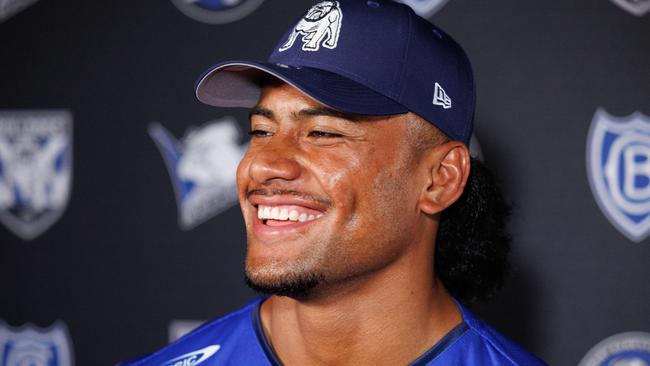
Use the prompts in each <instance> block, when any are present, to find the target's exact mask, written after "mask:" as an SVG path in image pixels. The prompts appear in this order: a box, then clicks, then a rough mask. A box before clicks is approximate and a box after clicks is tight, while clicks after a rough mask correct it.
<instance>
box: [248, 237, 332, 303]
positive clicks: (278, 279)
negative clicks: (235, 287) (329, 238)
mask: <svg viewBox="0 0 650 366" xmlns="http://www.w3.org/2000/svg"><path fill="white" fill-rule="evenodd" d="M315 244H322V245H323V246H320V245H312V246H310V247H311V248H321V250H320V251H319V250H314V251H313V252H311V253H303V255H302V256H301V258H296V259H293V260H287V261H284V262H279V261H272V262H268V263H252V261H251V259H250V258H249V257H248V256H247V258H246V271H245V273H244V276H245V277H244V279H245V281H246V285H248V287H250V288H251V289H253V290H255V291H257V292H261V293H264V294H269V295H278V296H287V297H292V298H306V297H309V296H310V294H311V293H312V292H313V291H314V290H315V289H317V288H318V287H319V286H320V285H322V284H323V283H324V282H325V279H326V275H325V269H324V267H323V265H324V260H325V255H324V252H325V250H323V248H324V247H325V243H315ZM249 245H250V243H249Z"/></svg>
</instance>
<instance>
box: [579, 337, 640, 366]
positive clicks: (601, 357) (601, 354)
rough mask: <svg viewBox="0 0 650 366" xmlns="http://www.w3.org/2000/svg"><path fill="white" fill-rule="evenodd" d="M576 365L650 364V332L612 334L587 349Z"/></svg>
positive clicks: (620, 365) (618, 365) (631, 365)
mask: <svg viewBox="0 0 650 366" xmlns="http://www.w3.org/2000/svg"><path fill="white" fill-rule="evenodd" d="M578 366H650V334H649V333H644V332H627V333H620V334H616V335H613V336H611V337H609V338H607V339H605V340H603V341H602V342H600V343H598V344H597V345H595V346H594V347H593V348H592V349H591V350H589V352H587V354H586V355H585V356H584V357H583V358H582V360H581V361H580V363H579V364H578Z"/></svg>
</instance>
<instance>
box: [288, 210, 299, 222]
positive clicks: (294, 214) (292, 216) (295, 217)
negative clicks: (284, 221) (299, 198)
mask: <svg viewBox="0 0 650 366" xmlns="http://www.w3.org/2000/svg"><path fill="white" fill-rule="evenodd" d="M298 216H300V214H299V213H298V211H296V210H291V212H290V213H289V220H291V221H298Z"/></svg>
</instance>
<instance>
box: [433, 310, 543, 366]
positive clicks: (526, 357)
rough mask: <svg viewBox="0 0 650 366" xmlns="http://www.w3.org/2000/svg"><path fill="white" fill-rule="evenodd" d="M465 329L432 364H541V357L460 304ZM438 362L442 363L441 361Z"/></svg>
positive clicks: (508, 365)
mask: <svg viewBox="0 0 650 366" xmlns="http://www.w3.org/2000/svg"><path fill="white" fill-rule="evenodd" d="M459 308H460V309H461V312H462V314H463V319H464V322H465V324H466V325H467V330H466V331H465V332H464V333H463V334H462V335H461V336H460V337H458V338H457V339H456V341H455V342H454V343H453V344H452V345H450V346H449V348H448V349H447V350H446V351H445V352H443V353H441V354H440V356H439V357H438V358H437V359H436V360H435V361H437V363H435V364H457V365H504V366H506V365H507V366H529V365H530V366H538V365H539V366H543V365H546V364H545V363H544V362H543V361H542V360H540V359H539V358H537V357H535V356H534V355H533V354H532V353H530V352H528V351H527V350H525V349H524V348H523V347H521V346H520V345H519V344H517V343H516V342H514V341H512V340H510V339H508V338H507V337H505V336H504V335H502V334H501V333H499V332H498V331H496V330H495V329H494V328H492V327H491V326H489V325H488V324H486V323H485V322H484V321H482V320H481V319H479V318H478V317H476V316H475V315H474V314H473V313H472V312H471V311H469V310H468V309H467V308H465V307H464V306H462V305H460V304H459ZM440 362H441V363H440Z"/></svg>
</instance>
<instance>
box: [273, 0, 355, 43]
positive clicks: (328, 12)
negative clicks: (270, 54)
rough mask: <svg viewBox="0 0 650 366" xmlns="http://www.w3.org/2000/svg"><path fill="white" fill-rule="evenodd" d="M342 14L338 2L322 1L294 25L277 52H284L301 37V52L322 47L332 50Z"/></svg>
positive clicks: (339, 29) (337, 35)
mask: <svg viewBox="0 0 650 366" xmlns="http://www.w3.org/2000/svg"><path fill="white" fill-rule="evenodd" d="M342 21H343V13H342V12H341V7H340V5H339V2H338V1H322V2H320V3H318V4H316V5H314V6H312V7H311V8H310V9H309V10H308V11H307V14H306V15H305V16H304V17H303V18H302V19H301V20H300V21H299V22H298V24H296V26H295V27H294V28H293V31H292V32H291V34H289V38H288V39H287V41H286V42H285V43H284V44H283V45H282V47H280V49H279V51H280V52H282V51H286V50H288V49H289V48H291V46H293V44H294V42H295V41H296V39H297V38H298V37H299V36H302V43H303V44H302V50H303V51H318V50H319V49H320V45H321V43H322V44H323V47H326V48H329V49H334V48H336V45H337V44H338V41H339V33H340V32H341V24H342Z"/></svg>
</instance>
